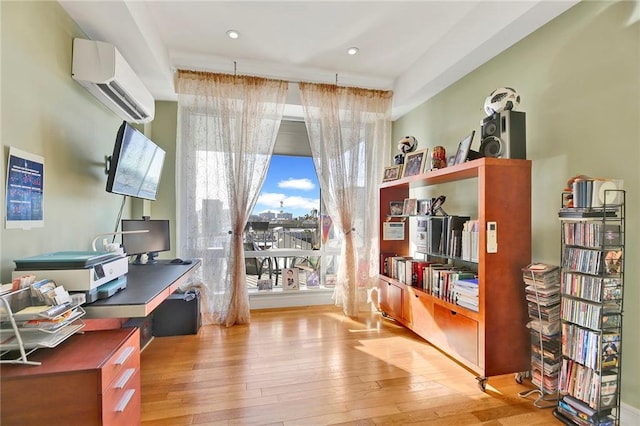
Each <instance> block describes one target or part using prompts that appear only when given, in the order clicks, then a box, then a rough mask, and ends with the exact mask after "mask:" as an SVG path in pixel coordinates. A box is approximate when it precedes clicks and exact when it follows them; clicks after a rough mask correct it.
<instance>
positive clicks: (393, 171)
mask: <svg viewBox="0 0 640 426" xmlns="http://www.w3.org/2000/svg"><path fill="white" fill-rule="evenodd" d="M401 175H402V164H396V165H394V166H389V167H385V168H384V174H383V175H382V181H383V182H391V181H392V180H398V179H400V176H401Z"/></svg>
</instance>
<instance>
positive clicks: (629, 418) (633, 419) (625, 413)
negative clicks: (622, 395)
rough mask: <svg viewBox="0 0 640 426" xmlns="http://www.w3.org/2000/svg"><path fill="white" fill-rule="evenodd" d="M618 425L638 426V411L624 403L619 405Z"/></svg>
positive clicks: (639, 418) (639, 423) (639, 410)
mask: <svg viewBox="0 0 640 426" xmlns="http://www.w3.org/2000/svg"><path fill="white" fill-rule="evenodd" d="M620 425H621V426H636V425H640V409H638V408H636V407H632V406H631V405H629V404H625V403H624V402H623V403H621V404H620Z"/></svg>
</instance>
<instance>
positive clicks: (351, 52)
mask: <svg viewBox="0 0 640 426" xmlns="http://www.w3.org/2000/svg"><path fill="white" fill-rule="evenodd" d="M358 50H360V49H358V48H357V47H350V48H348V49H347V53H348V54H349V55H351V56H353V55H355V54H356V53H358Z"/></svg>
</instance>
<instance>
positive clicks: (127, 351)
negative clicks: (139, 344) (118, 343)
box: [116, 346, 136, 365]
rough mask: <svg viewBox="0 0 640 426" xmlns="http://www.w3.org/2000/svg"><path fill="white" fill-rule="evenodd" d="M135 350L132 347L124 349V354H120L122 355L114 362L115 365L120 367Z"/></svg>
mask: <svg viewBox="0 0 640 426" xmlns="http://www.w3.org/2000/svg"><path fill="white" fill-rule="evenodd" d="M135 350H136V348H134V347H133V346H129V347H127V349H125V350H124V352H122V355H120V358H118V359H117V360H116V365H122V364H124V363H125V362H127V359H129V357H130V356H131V354H132V353H133V351H135Z"/></svg>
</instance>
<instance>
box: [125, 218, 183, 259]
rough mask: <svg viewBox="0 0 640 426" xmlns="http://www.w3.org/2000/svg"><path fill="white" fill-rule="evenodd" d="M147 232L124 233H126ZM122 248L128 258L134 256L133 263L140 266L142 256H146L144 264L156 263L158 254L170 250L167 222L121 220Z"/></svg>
mask: <svg viewBox="0 0 640 426" xmlns="http://www.w3.org/2000/svg"><path fill="white" fill-rule="evenodd" d="M145 230H146V231H148V232H141V233H126V232H128V231H145ZM122 232H125V233H123V234H122V246H123V247H124V251H125V253H127V254H128V255H129V256H136V259H135V260H134V262H133V263H136V264H140V263H143V262H142V255H144V254H146V255H147V256H148V260H147V262H146V263H157V262H158V261H157V259H156V257H157V256H158V253H159V252H162V251H169V250H171V241H170V237H169V221H168V220H151V219H123V220H122Z"/></svg>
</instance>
